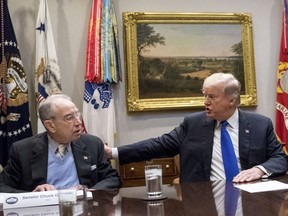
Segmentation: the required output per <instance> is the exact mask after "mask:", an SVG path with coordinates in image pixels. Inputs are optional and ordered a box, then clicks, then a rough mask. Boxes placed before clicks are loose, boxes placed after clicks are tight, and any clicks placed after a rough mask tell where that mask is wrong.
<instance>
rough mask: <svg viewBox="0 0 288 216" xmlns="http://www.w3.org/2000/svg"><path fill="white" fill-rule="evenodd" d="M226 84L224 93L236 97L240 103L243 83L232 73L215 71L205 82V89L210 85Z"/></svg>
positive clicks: (238, 103)
mask: <svg viewBox="0 0 288 216" xmlns="http://www.w3.org/2000/svg"><path fill="white" fill-rule="evenodd" d="M218 85H224V93H225V95H227V96H230V97H232V98H234V99H235V100H236V101H237V105H238V106H239V105H240V91H241V84H240V82H239V81H238V80H237V79H236V78H235V76H234V75H233V74H231V73H214V74H212V75H210V76H209V77H207V78H206V79H205V80H204V83H203V89H204V88H207V87H210V86H218Z"/></svg>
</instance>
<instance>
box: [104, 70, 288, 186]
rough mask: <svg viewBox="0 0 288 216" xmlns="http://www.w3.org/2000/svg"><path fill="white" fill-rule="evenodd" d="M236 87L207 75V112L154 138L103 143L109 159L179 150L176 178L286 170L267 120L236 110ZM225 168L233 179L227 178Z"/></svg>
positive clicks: (243, 178) (244, 177)
mask: <svg viewBox="0 0 288 216" xmlns="http://www.w3.org/2000/svg"><path fill="white" fill-rule="evenodd" d="M240 88H241V86H240V83H239V81H238V80H237V79H236V78H235V77H234V76H233V75H232V74H228V73H215V74H212V75H210V76H209V77H207V78H206V79H205V81H204V83H203V89H202V92H203V94H204V98H205V100H204V104H205V109H206V110H205V112H198V113H193V114H191V115H189V116H187V117H185V118H184V121H183V122H182V123H181V124H180V126H178V127H176V128H175V129H174V130H172V131H171V132H169V133H167V134H164V135H162V136H160V137H158V138H152V139H147V140H144V141H140V142H137V143H135V144H132V145H124V146H120V147H118V148H117V149H116V148H114V149H110V148H108V147H107V146H106V147H105V151H106V154H107V156H108V158H112V157H114V158H117V157H119V162H120V164H125V163H130V162H137V161H142V160H149V159H152V158H160V157H173V156H175V155H177V154H179V155H180V182H195V181H209V180H211V181H213V180H220V179H226V180H231V181H234V182H248V181H252V180H256V179H260V178H263V177H267V176H274V175H280V174H284V173H286V171H287V158H286V155H285V153H284V152H283V149H282V146H281V144H280V143H279V142H278V141H277V139H276V136H275V134H274V129H273V124H272V122H271V120H270V119H269V118H267V117H265V116H262V115H259V114H256V113H252V112H244V111H241V110H240V109H239V108H238V106H239V104H240ZM224 122H226V124H228V125H227V126H226V125H225V126H224V127H226V132H227V131H228V134H229V135H228V136H229V137H230V138H229V139H230V143H231V145H232V146H233V147H232V151H233V150H234V151H233V152H232V153H231V152H229V153H227V152H226V153H223V151H224V147H222V135H223V136H224V133H226V132H224V131H222V129H223V128H222V125H223V124H224ZM224 130H225V129H224ZM226 134H227V133H226ZM226 137H227V135H226ZM223 139H225V138H223ZM223 143H224V142H223ZM230 150H231V148H230ZM224 155H226V158H225V159H224V157H223V156H224ZM232 158H234V159H232ZM225 160H226V164H228V165H227V167H228V168H227V170H228V171H227V170H226V165H225V163H224V161H225ZM233 163H234V164H235V166H236V171H235V169H234V171H233V172H232V174H231V172H230V171H229V166H230V165H231V164H233ZM235 166H234V168H235ZM226 171H227V172H226ZM228 172H230V173H229V175H232V178H231V179H228V178H227V175H228V174H227V173H228ZM229 178H230V177H229Z"/></svg>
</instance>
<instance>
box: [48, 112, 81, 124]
mask: <svg viewBox="0 0 288 216" xmlns="http://www.w3.org/2000/svg"><path fill="white" fill-rule="evenodd" d="M51 118H54V119H62V120H64V121H66V122H74V121H76V120H81V113H80V112H79V111H78V112H75V113H71V114H67V115H65V116H63V117H51Z"/></svg>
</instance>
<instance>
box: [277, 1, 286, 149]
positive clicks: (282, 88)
mask: <svg viewBox="0 0 288 216" xmlns="http://www.w3.org/2000/svg"><path fill="white" fill-rule="evenodd" d="M287 8H288V0H283V14H282V36H281V44H280V60H279V65H278V70H277V95H276V127H275V128H276V134H277V137H278V139H279V141H280V142H281V143H282V144H283V145H285V148H284V150H285V151H286V153H287V152H288V25H287V24H288V23H287V22H288V11H287Z"/></svg>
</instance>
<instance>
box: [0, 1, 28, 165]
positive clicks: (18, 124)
mask: <svg viewBox="0 0 288 216" xmlns="http://www.w3.org/2000/svg"><path fill="white" fill-rule="evenodd" d="M0 4H1V16H0V32H1V34H0V35H1V49H0V53H1V54H0V60H1V64H0V80H1V82H0V107H1V109H0V164H2V166H5V165H6V163H7V160H8V152H9V148H10V146H11V145H12V143H13V142H15V141H17V140H21V139H23V138H26V137H29V136H32V129H31V123H30V115H29V105H28V84H27V77H26V74H25V71H24V68H23V63H22V61H21V57H20V52H19V47H18V43H17V40H16V36H15V33H14V29H13V25H12V22H11V18H10V14H9V11H8V6H7V0H1V3H0Z"/></svg>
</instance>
